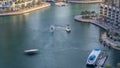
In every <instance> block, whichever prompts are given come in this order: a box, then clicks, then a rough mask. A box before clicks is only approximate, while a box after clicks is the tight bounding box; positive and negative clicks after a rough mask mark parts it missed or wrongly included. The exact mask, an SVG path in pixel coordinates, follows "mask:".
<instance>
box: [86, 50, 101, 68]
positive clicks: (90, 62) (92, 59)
mask: <svg viewBox="0 0 120 68" xmlns="http://www.w3.org/2000/svg"><path fill="white" fill-rule="evenodd" d="M100 54H101V50H100V49H93V50H92V52H91V53H90V54H89V56H88V59H87V62H86V65H87V66H96V62H97V59H98V57H99V55H100Z"/></svg>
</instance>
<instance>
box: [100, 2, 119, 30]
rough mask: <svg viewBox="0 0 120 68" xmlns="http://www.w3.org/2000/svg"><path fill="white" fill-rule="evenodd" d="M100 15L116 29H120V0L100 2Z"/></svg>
mask: <svg viewBox="0 0 120 68" xmlns="http://www.w3.org/2000/svg"><path fill="white" fill-rule="evenodd" d="M100 16H102V17H103V18H104V19H105V23H108V24H110V25H111V26H112V27H113V28H115V29H120V0H111V1H110V2H109V3H103V4H100Z"/></svg>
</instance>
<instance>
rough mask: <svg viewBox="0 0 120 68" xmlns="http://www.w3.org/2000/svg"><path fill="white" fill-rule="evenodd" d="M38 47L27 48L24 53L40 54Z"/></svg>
mask: <svg viewBox="0 0 120 68" xmlns="http://www.w3.org/2000/svg"><path fill="white" fill-rule="evenodd" d="M38 51H39V50H38V49H30V50H25V51H24V53H25V54H27V55H35V54H38Z"/></svg>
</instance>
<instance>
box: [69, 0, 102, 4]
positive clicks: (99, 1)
mask: <svg viewBox="0 0 120 68" xmlns="http://www.w3.org/2000/svg"><path fill="white" fill-rule="evenodd" d="M68 2H70V3H101V2H103V0H96V1H73V0H72V1H68Z"/></svg>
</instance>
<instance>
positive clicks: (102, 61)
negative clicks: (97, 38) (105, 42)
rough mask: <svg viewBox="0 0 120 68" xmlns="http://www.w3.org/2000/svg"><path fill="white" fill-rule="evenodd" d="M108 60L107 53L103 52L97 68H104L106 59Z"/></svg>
mask: <svg viewBox="0 0 120 68" xmlns="http://www.w3.org/2000/svg"><path fill="white" fill-rule="evenodd" d="M107 58H108V55H107V53H105V52H103V53H102V54H101V56H100V57H99V58H98V61H97V63H96V67H95V68H102V67H103V66H104V64H105V61H106V59H107Z"/></svg>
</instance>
